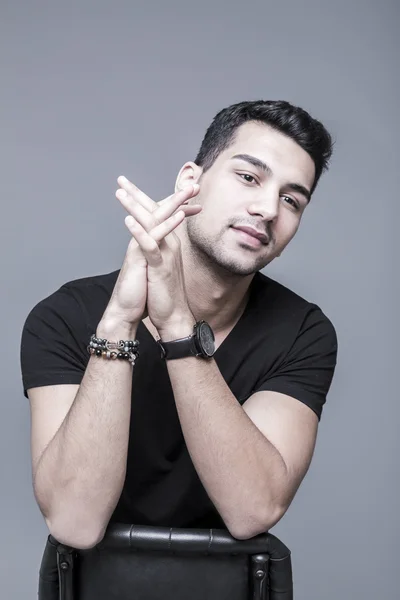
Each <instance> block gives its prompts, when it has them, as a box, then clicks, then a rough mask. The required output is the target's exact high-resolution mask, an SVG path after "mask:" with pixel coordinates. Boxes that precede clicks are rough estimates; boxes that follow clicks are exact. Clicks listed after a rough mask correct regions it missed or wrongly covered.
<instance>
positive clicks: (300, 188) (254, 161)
mask: <svg viewBox="0 0 400 600" xmlns="http://www.w3.org/2000/svg"><path fill="white" fill-rule="evenodd" d="M234 159H238V160H244V161H246V162H248V163H250V164H251V165H253V167H257V168H258V169H261V170H262V171H264V173H267V174H268V175H272V169H271V167H269V166H268V165H267V164H266V163H265V162H264V161H262V160H260V159H259V158H256V157H255V156H251V154H235V155H234V156H232V158H231V160H234ZM285 187H286V188H288V189H289V190H292V191H293V192H299V194H302V195H303V196H304V197H305V198H307V201H308V202H310V199H311V192H310V191H309V190H308V189H307V188H306V187H304V185H301V184H300V183H288V184H286V185H285Z"/></svg>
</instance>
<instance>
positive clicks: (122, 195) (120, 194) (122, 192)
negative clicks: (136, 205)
mask: <svg viewBox="0 0 400 600" xmlns="http://www.w3.org/2000/svg"><path fill="white" fill-rule="evenodd" d="M116 194H117V196H118V198H126V197H127V195H128V194H127V192H126V191H125V190H117V192H116Z"/></svg>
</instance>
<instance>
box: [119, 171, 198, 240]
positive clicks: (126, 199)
mask: <svg viewBox="0 0 400 600" xmlns="http://www.w3.org/2000/svg"><path fill="white" fill-rule="evenodd" d="M119 179H121V178H119ZM129 183H130V182H129ZM132 185H133V184H132ZM126 187H127V188H128V187H129V188H130V189H132V186H131V185H130V186H126ZM134 187H135V186H134ZM137 189H138V188H137ZM198 189H200V188H199V185H198V184H195V185H194V186H188V188H185V189H184V190H182V191H179V192H177V193H176V194H172V195H171V196H169V197H168V199H167V198H166V199H165V200H162V201H161V202H163V203H164V202H165V204H163V205H162V206H160V205H161V202H158V203H156V202H153V201H152V200H151V201H150V202H151V203H152V204H153V207H154V206H155V207H156V208H155V210H153V211H152V212H149V210H148V209H147V207H148V206H149V204H148V202H147V201H146V200H143V195H144V196H145V194H143V195H142V193H139V194H138V195H137V196H136V197H134V196H132V194H130V193H129V192H127V190H126V189H125V188H123V189H119V190H117V191H116V192H115V195H116V197H117V198H118V200H119V201H120V202H121V204H122V205H123V206H124V208H125V209H126V210H127V212H129V213H130V214H131V215H132V216H134V217H135V218H136V219H137V221H138V222H139V223H140V224H141V225H142V227H144V228H145V229H146V231H149V230H150V228H151V227H153V226H154V225H155V224H159V223H162V222H163V221H165V219H167V218H169V217H170V216H171V215H172V214H173V213H174V212H175V211H176V210H177V209H178V208H179V207H180V206H182V205H183V203H184V202H187V201H188V199H189V197H192V196H193V195H194V194H196V193H198ZM139 192H140V190H139ZM167 200H168V202H167ZM182 207H183V206H182ZM200 210H201V207H200V205H191V206H186V207H185V210H184V212H185V215H188V216H189V215H194V214H197V213H198V212H200Z"/></svg>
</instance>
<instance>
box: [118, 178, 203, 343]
mask: <svg viewBox="0 0 400 600" xmlns="http://www.w3.org/2000/svg"><path fill="white" fill-rule="evenodd" d="M118 183H119V184H120V185H121V187H122V188H123V189H122V190H118V191H117V192H116V196H117V198H118V199H119V200H120V201H121V203H122V205H123V206H124V207H125V209H126V210H127V211H128V212H129V213H130V215H129V216H128V217H126V219H125V224H126V226H127V227H128V229H129V231H130V232H131V234H132V236H133V237H134V239H135V240H136V242H137V243H138V245H139V246H140V249H141V251H142V253H143V256H144V258H145V259H146V261H147V310H148V314H149V317H150V319H151V322H152V323H153V324H154V326H155V327H156V328H157V330H158V332H159V333H160V334H161V332H162V331H163V330H166V329H168V328H169V327H170V326H174V325H177V324H178V323H179V322H180V321H181V320H182V318H185V317H188V321H189V319H191V318H193V315H192V314H191V311H190V307H189V304H188V300H187V296H186V289H185V282H184V273H183V263H182V256H181V250H180V240H179V237H178V236H177V235H176V234H175V233H173V232H172V231H171V232H168V234H166V235H164V236H159V237H158V238H157V237H156V236H155V235H154V229H153V228H154V225H155V220H156V221H158V219H159V218H163V215H164V213H163V212H162V213H157V211H158V210H160V211H163V210H167V209H168V208H169V207H170V206H171V205H172V206H173V208H171V209H170V210H174V209H175V207H176V203H177V202H179V199H180V201H181V210H179V212H178V213H177V214H176V217H177V218H178V215H179V222H178V223H177V225H178V224H180V223H181V222H182V221H183V218H184V217H185V214H186V213H184V212H183V210H182V209H183V206H182V202H184V201H187V200H188V199H189V198H190V197H193V196H195V195H196V194H197V193H198V191H199V189H200V187H199V186H198V184H193V185H190V186H188V187H187V188H185V189H184V190H182V191H180V192H177V193H176V194H173V195H172V196H170V197H168V198H166V199H165V200H163V201H162V208H161V209H155V207H156V206H157V204H156V203H155V202H153V200H151V199H150V198H149V197H148V196H146V195H145V194H144V193H143V192H142V191H141V190H139V189H138V188H137V187H136V186H135V185H133V184H132V183H131V182H129V181H128V180H126V179H125V178H119V179H118ZM124 192H125V193H124ZM160 204H161V203H160ZM185 209H186V210H188V209H190V214H197V213H198V212H200V211H201V210H202V207H201V206H200V205H190V206H188V207H185ZM168 214H170V213H168ZM160 215H161V216H160ZM177 225H176V226H177Z"/></svg>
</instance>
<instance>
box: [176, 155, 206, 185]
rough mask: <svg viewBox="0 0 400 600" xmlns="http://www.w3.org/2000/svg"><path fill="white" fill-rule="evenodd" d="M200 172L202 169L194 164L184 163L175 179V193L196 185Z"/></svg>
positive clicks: (190, 162)
mask: <svg viewBox="0 0 400 600" xmlns="http://www.w3.org/2000/svg"><path fill="white" fill-rule="evenodd" d="M202 172H203V169H202V168H201V167H199V166H198V165H196V163H194V162H192V161H189V162H186V163H185V164H184V165H183V167H182V168H181V170H180V171H179V173H178V176H177V178H176V182H175V192H178V191H179V190H183V189H184V188H185V187H187V186H188V185H190V184H193V183H198V182H199V179H200V177H201V174H202Z"/></svg>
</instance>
